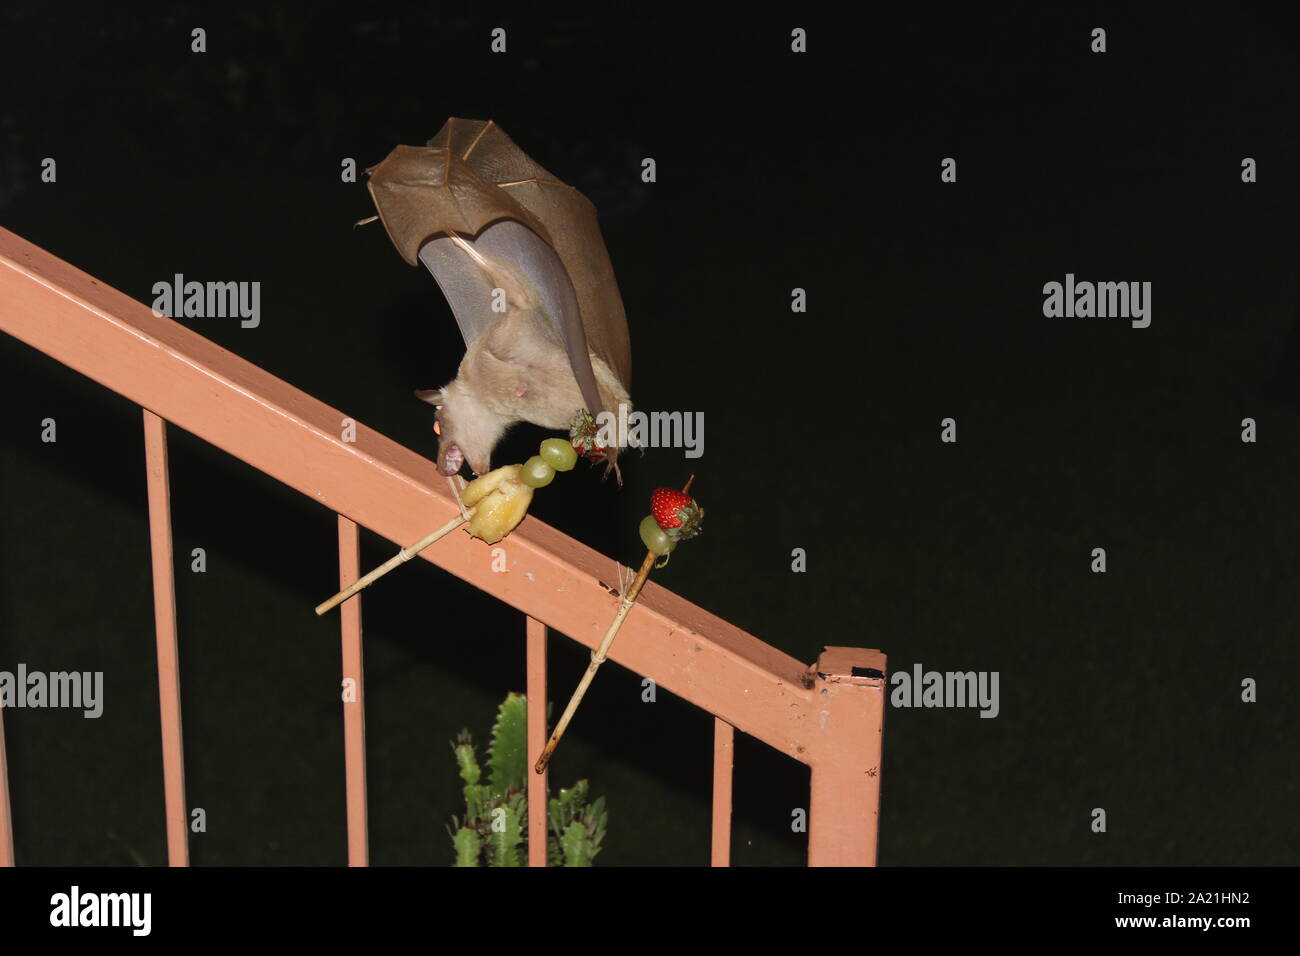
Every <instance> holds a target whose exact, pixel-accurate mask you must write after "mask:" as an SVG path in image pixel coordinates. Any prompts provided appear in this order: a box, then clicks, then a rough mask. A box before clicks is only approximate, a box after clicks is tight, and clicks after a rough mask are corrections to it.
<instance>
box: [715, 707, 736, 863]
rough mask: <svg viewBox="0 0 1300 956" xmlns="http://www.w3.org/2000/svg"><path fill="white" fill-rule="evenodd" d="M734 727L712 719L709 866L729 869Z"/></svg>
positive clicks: (718, 719)
mask: <svg viewBox="0 0 1300 956" xmlns="http://www.w3.org/2000/svg"><path fill="white" fill-rule="evenodd" d="M735 752H736V728H734V727H732V726H731V724H729V723H727V722H726V721H725V720H723V719H722V718H721V717H714V718H713V865H714V866H731V778H732V768H733V767H734V766H735Z"/></svg>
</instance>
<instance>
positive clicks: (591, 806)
mask: <svg viewBox="0 0 1300 956" xmlns="http://www.w3.org/2000/svg"><path fill="white" fill-rule="evenodd" d="M451 747H452V752H453V753H454V754H455V755H456V764H457V766H458V768H459V769H460V778H461V780H463V781H464V782H465V786H464V788H463V791H464V794H465V816H464V818H463V819H461V818H458V817H455V816H453V817H452V818H451V826H450V827H449V828H448V832H449V833H450V834H451V842H452V846H453V847H454V849H455V851H456V863H455V865H456V866H484V865H486V866H522V865H523V862H524V861H525V860H526V859H527V857H528V827H527V820H528V795H527V777H528V699H527V698H526V697H525V696H524V695H523V694H513V693H512V694H508V695H506V699H505V700H504V701H502V703H501V706H500V707H499V708H498V709H497V718H496V723H495V724H493V726H492V738H491V741H490V743H489V744H488V752H487V769H488V773H487V782H486V783H484V782H482V780H483V771H482V768H481V767H480V766H479V761H478V754H477V752H476V750H475V747H474V740H473V738H472V737H471V736H470V733H469V731H468V730H462V731H461V732H460V735H459V736H457V738H456V739H455V740H454V741H453V742H452V745H451ZM547 810H548V813H547V818H548V823H549V829H550V832H551V835H552V839H550V840H548V841H547V862H548V864H549V865H550V866H591V861H592V859H593V858H594V857H595V856H596V854H597V853H599V852H600V845H601V841H602V840H604V838H605V823H606V819H607V816H608V815H607V813H606V811H605V798H604V797H599V798H598V799H596V800H594V801H592V802H590V803H589V802H588V793H587V781H586V780H579V781H578V782H577V783H575V784H574V785H573V786H572V787H568V788H565V789H562V790H560V793H559V796H558V797H554V798H552V799H551V801H550V804H549V806H548V808H547Z"/></svg>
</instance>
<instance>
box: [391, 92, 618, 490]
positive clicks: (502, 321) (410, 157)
mask: <svg viewBox="0 0 1300 956" xmlns="http://www.w3.org/2000/svg"><path fill="white" fill-rule="evenodd" d="M367 172H368V173H369V176H370V180H369V188H370V195H371V198H372V199H374V202H375V209H376V210H377V211H378V213H379V217H378V218H379V219H380V221H382V222H383V224H384V228H385V229H386V230H387V231H388V237H389V238H390V239H391V240H392V241H393V245H395V246H396V247H397V251H398V252H399V253H400V254H401V256H402V258H403V259H405V260H406V262H407V264H408V265H412V266H413V265H415V264H416V261H417V260H418V261H419V262H422V263H424V265H425V267H426V268H427V269H428V270H429V271H430V272H431V273H433V277H434V278H435V279H436V280H437V281H438V285H439V286H440V287H441V289H442V292H443V295H444V296H446V298H447V302H448V304H449V305H450V306H451V310H452V312H453V313H454V314H455V317H456V322H457V324H458V325H459V326H460V331H461V334H462V335H463V336H464V338H465V349H466V350H465V358H464V360H463V361H462V362H461V363H460V369H459V371H458V373H457V375H456V378H455V379H454V380H453V381H452V382H451V383H449V384H448V385H445V386H443V387H442V388H441V389H431V390H425V391H417V392H416V396H417V397H419V398H421V399H423V400H424V401H427V402H429V403H431V404H433V405H436V406H437V407H438V411H437V419H436V424H435V426H434V430H435V431H437V432H438V434H439V437H440V440H439V445H438V470H439V471H440V472H441V473H442V474H444V475H454V474H456V473H457V472H458V471H460V468H461V465H462V464H463V463H465V462H468V463H469V466H470V468H471V469H473V471H474V473H475V474H478V475H483V474H486V473H487V472H488V471H489V470H490V468H491V457H492V449H493V448H494V447H495V446H496V444H497V442H498V441H499V440H500V438H501V436H502V434H503V433H504V432H505V430H506V429H507V428H508V427H510V426H511V425H512V424H514V423H515V422H518V421H528V422H532V423H533V424H535V425H540V426H542V427H543V428H554V429H560V428H563V429H567V428H568V427H569V424H570V422H571V421H572V420H573V418H574V416H575V414H576V413H577V412H578V411H579V410H580V409H584V408H585V409H587V410H588V411H589V412H590V413H591V414H592V415H593V416H595V415H597V414H598V413H599V412H602V411H603V412H610V413H612V414H615V415H617V414H618V406H619V404H620V403H627V404H628V405H629V407H630V400H629V397H628V388H629V386H630V383H631V376H632V353H631V346H630V344H629V342H628V332H627V318H626V316H625V315H624V313H623V300H622V298H621V297H620V296H619V292H618V283H617V282H616V281H615V279H614V269H613V266H612V265H611V264H610V261H609V254H608V253H607V252H606V251H605V243H604V240H603V239H602V238H601V234H600V226H599V225H598V223H597V221H596V208H595V206H593V205H592V204H591V201H590V200H588V199H587V197H585V196H584V195H582V193H580V192H579V191H578V190H577V189H575V188H574V187H572V186H567V185H565V184H564V183H563V182H561V181H560V180H559V179H557V178H556V177H555V176H552V175H551V174H550V173H548V172H547V171H546V170H545V169H543V168H542V167H541V166H539V165H537V163H535V162H533V160H531V159H530V158H529V157H528V156H527V155H526V154H525V153H524V152H523V150H521V149H520V148H519V147H518V146H516V145H515V144H514V142H513V141H512V140H511V139H510V137H509V136H507V135H506V134H505V131H503V130H502V129H501V127H499V126H497V125H496V124H495V123H493V122H491V121H487V122H485V121H483V120H466V119H455V118H453V119H449V120H447V122H446V124H445V125H444V126H443V128H442V130H441V131H440V132H439V133H438V135H437V136H435V137H434V138H433V139H431V140H429V143H428V145H427V146H398V147H397V148H396V149H394V150H393V151H392V152H391V153H390V154H389V155H388V157H387V158H386V159H385V160H384V161H383V162H381V163H379V165H377V166H373V167H371V168H370V169H369V170H367ZM617 452H618V449H617V448H610V449H608V450H607V455H608V456H609V460H610V461H611V462H613V460H614V459H615V457H616V456H617Z"/></svg>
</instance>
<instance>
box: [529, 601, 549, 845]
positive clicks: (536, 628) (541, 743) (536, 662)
mask: <svg viewBox="0 0 1300 956" xmlns="http://www.w3.org/2000/svg"><path fill="white" fill-rule="evenodd" d="M527 630H528V650H527V655H528V771H527V773H528V865H529V866H546V837H547V833H546V815H547V799H548V796H547V792H546V782H547V775H548V774H549V773H550V771H549V770H543V771H542V772H541V773H533V765H534V764H536V763H537V758H538V757H540V756H541V755H542V751H543V750H544V749H545V748H546V739H547V737H548V736H549V733H548V730H547V727H546V625H545V624H543V623H542V622H541V621H535V620H533V619H532V618H531V617H530V618H528V628H527Z"/></svg>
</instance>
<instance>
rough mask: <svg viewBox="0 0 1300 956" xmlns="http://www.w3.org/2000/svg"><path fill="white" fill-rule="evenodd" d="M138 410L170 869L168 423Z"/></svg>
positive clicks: (173, 656) (178, 776)
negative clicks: (141, 428)
mask: <svg viewBox="0 0 1300 956" xmlns="http://www.w3.org/2000/svg"><path fill="white" fill-rule="evenodd" d="M141 411H143V412H144V461H145V473H146V476H147V481H148V486H149V542H150V550H151V553H152V556H153V609H154V638H155V643H156V645H157V654H158V709H159V711H160V714H161V720H162V752H163V797H164V800H165V806H166V814H167V863H168V865H169V866H189V865H190V846H189V828H188V826H187V822H188V821H187V819H186V818H187V814H186V812H185V748H184V738H183V735H182V732H181V676H180V665H179V663H178V660H177V652H176V586H175V579H174V577H173V567H172V513H171V488H170V485H169V479H168V476H167V423H166V422H165V421H163V420H162V419H161V418H159V417H158V416H157V415H155V414H154V413H153V412H151V411H149V409H147V408H145V409H141Z"/></svg>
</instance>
